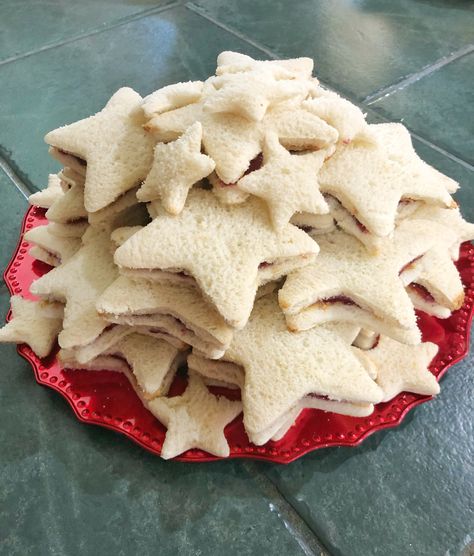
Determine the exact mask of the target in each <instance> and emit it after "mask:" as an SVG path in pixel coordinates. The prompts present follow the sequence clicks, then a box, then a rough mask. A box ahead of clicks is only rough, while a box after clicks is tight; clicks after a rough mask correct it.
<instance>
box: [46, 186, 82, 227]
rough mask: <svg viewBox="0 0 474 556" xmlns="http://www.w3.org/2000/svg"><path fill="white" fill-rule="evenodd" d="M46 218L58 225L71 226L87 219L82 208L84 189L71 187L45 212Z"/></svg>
mask: <svg viewBox="0 0 474 556" xmlns="http://www.w3.org/2000/svg"><path fill="white" fill-rule="evenodd" d="M46 218H47V219H48V220H49V221H51V222H57V223H59V224H72V223H75V222H78V221H81V220H85V219H86V218H87V211H86V209H85V207H84V188H83V187H82V186H80V185H73V186H72V187H71V188H70V189H68V190H67V191H66V192H65V193H64V194H63V195H62V196H61V197H59V198H58V199H57V200H56V201H54V203H53V204H52V205H51V206H50V207H49V209H48V210H47V211H46Z"/></svg>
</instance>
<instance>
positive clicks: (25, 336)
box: [0, 295, 63, 357]
mask: <svg viewBox="0 0 474 556" xmlns="http://www.w3.org/2000/svg"><path fill="white" fill-rule="evenodd" d="M10 302H11V308H12V319H11V320H10V322H7V324H5V326H3V327H2V328H0V343H10V342H11V343H15V344H22V343H25V344H28V345H29V346H30V348H31V349H32V350H33V351H34V352H35V353H36V355H37V356H38V357H46V356H47V355H48V354H49V353H50V352H51V350H52V348H53V345H54V342H55V341H56V338H57V336H58V334H59V332H60V330H61V326H62V320H63V306H62V305H61V304H60V303H47V302H45V301H29V300H28V299H24V298H23V297H20V296H19V295H13V296H12V297H11V299H10Z"/></svg>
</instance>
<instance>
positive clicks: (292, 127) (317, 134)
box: [262, 101, 339, 156]
mask: <svg viewBox="0 0 474 556" xmlns="http://www.w3.org/2000/svg"><path fill="white" fill-rule="evenodd" d="M303 105H304V103H303ZM262 129H263V132H264V133H265V132H268V131H274V132H275V133H276V134H277V135H278V139H279V140H280V143H281V144H282V145H283V146H284V147H285V148H286V149H288V150H292V151H302V150H319V149H328V148H329V147H331V146H332V145H335V144H336V143H337V141H338V138H339V133H338V131H337V130H336V129H335V128H334V127H332V126H331V125H328V124H327V123H326V122H325V121H324V119H322V118H320V117H319V116H318V115H315V114H312V113H311V112H309V111H308V110H305V109H304V108H302V107H301V106H300V104H299V103H294V102H293V101H289V102H282V103H280V104H278V105H276V106H275V107H274V108H272V109H269V110H268V111H267V113H266V114H265V118H264V119H263V122H262ZM330 154H332V152H330V151H328V152H327V153H326V155H327V156H329V155H330Z"/></svg>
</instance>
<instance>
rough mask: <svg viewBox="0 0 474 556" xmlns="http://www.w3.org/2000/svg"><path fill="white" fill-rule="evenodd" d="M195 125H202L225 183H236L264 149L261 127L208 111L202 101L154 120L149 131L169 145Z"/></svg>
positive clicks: (207, 150)
mask: <svg viewBox="0 0 474 556" xmlns="http://www.w3.org/2000/svg"><path fill="white" fill-rule="evenodd" d="M195 122H201V125H202V142H203V145H204V151H205V153H206V154H207V155H208V156H210V157H211V158H212V160H214V162H215V164H216V173H217V175H218V176H219V178H220V179H221V180H222V181H223V182H224V183H235V182H236V181H237V180H238V179H239V178H240V177H241V176H242V175H243V174H244V172H245V171H246V170H247V168H248V167H249V164H250V162H251V160H253V159H254V158H255V157H256V156H257V155H258V154H259V153H260V151H261V150H262V149H261V144H262V138H263V135H262V131H261V125H260V124H259V122H252V121H249V120H247V119H245V118H243V117H241V116H237V115H235V114H213V113H209V112H204V111H203V108H202V103H200V102H198V103H195V104H190V105H188V106H185V107H183V108H178V109H177V110H172V111H171V112H166V113H164V114H160V115H159V116H156V117H155V118H152V119H151V120H150V121H149V122H148V123H147V124H146V126H145V129H148V130H150V131H152V133H153V136H154V137H155V139H157V140H158V141H165V142H168V141H174V140H175V139H177V138H178V137H179V136H180V135H182V134H183V133H184V132H185V130H186V129H187V128H188V127H189V126H191V125H192V124H193V123H195Z"/></svg>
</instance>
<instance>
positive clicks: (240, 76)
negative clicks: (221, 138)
mask: <svg viewBox="0 0 474 556" xmlns="http://www.w3.org/2000/svg"><path fill="white" fill-rule="evenodd" d="M209 83H211V84H212V86H213V87H214V89H215V90H214V91H212V88H211V87H208V88H207V94H206V98H205V100H204V109H205V110H206V111H209V112H227V113H230V114H237V115H239V116H242V117H244V118H246V119H247V120H251V121H261V120H262V119H263V117H264V116H265V113H266V111H267V109H268V108H269V106H271V105H273V104H277V103H279V102H282V101H284V100H287V99H288V98H295V97H299V98H300V100H302V99H303V98H304V96H305V95H306V94H307V92H308V88H309V82H308V81H303V80H297V79H276V78H275V76H274V73H273V72H272V71H270V70H266V69H263V68H262V69H260V70H250V71H247V72H245V73H240V72H239V73H226V74H223V75H220V76H218V77H214V78H211V80H210V81H209ZM211 91H212V92H211Z"/></svg>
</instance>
